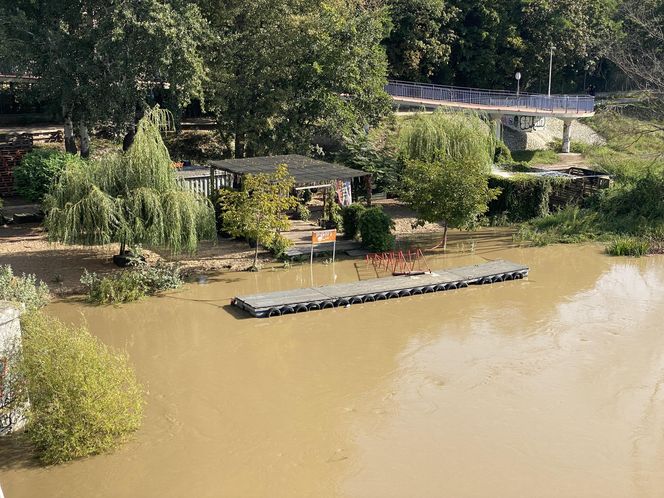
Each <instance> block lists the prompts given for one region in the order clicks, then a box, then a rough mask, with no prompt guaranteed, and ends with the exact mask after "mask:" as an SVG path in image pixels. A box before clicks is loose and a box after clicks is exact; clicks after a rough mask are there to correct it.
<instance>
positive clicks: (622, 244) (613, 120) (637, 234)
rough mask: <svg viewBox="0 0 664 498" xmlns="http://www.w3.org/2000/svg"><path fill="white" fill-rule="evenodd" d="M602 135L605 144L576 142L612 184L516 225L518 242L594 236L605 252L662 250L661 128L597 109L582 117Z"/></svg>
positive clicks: (663, 138)
mask: <svg viewBox="0 0 664 498" xmlns="http://www.w3.org/2000/svg"><path fill="white" fill-rule="evenodd" d="M588 124H590V125H591V126H592V127H594V128H595V129H596V130H597V131H598V132H599V133H600V134H601V135H603V136H604V137H606V139H607V144H606V145H605V146H582V145H580V144H576V146H575V150H577V151H579V152H581V153H582V154H583V155H584V157H585V160H586V162H587V163H588V164H589V166H590V167H592V168H593V169H598V170H600V171H605V172H606V173H609V174H610V175H612V177H613V185H612V186H611V187H610V188H609V189H607V190H604V191H602V192H600V193H599V194H597V195H596V196H594V197H592V198H589V199H587V200H585V201H584V202H583V203H582V204H581V205H580V206H570V207H566V208H563V209H561V210H560V211H558V212H555V213H551V214H545V215H542V216H540V217H537V218H535V219H532V220H530V221H528V222H526V223H525V224H523V225H522V226H521V227H520V228H519V232H518V235H517V237H518V238H519V239H520V240H527V241H532V242H533V243H534V244H536V245H545V244H550V243H557V242H561V243H570V242H583V241H589V240H600V241H607V242H609V246H608V252H609V254H615V255H634V256H640V255H643V254H645V253H648V252H650V253H653V252H657V253H659V252H664V251H663V249H664V131H662V129H661V128H660V127H661V125H659V123H657V122H652V121H650V120H645V119H639V118H638V117H634V116H630V115H625V114H618V113H615V112H600V113H598V114H597V116H595V117H594V118H592V119H590V120H589V121H588Z"/></svg>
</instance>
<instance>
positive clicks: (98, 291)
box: [81, 263, 182, 304]
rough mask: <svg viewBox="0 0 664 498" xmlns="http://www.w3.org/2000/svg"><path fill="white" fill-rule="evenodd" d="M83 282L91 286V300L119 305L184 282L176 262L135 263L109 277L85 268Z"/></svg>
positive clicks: (89, 292) (89, 290)
mask: <svg viewBox="0 0 664 498" xmlns="http://www.w3.org/2000/svg"><path fill="white" fill-rule="evenodd" d="M81 283H82V284H83V285H84V286H85V287H86V288H87V292H88V301H89V302H90V303H93V304H119V303H128V302H131V301H136V300H138V299H141V298H142V297H145V296H151V295H154V294H156V293H157V292H161V291H164V290H167V289H176V288H178V287H180V286H181V285H182V278H181V276H180V270H179V268H178V267H177V266H175V265H169V264H157V265H153V266H151V265H147V264H146V263H136V264H135V265H134V266H132V267H130V268H128V269H126V270H124V271H122V272H120V273H115V274H112V275H108V276H98V275H97V274H96V273H89V272H88V271H87V270H84V273H83V276H82V277H81Z"/></svg>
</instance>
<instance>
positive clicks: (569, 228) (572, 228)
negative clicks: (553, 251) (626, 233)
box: [516, 207, 602, 245]
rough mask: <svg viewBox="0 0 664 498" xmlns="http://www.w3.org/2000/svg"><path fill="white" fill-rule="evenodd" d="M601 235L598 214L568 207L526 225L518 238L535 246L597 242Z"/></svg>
mask: <svg viewBox="0 0 664 498" xmlns="http://www.w3.org/2000/svg"><path fill="white" fill-rule="evenodd" d="M601 235H602V228H601V225H600V218H599V216H598V214H597V213H595V212H593V211H590V210H584V209H579V208H578V207H567V208H565V209H561V210H560V211H558V212H556V213H553V214H549V215H546V216H543V217H541V218H536V219H534V220H531V221H530V222H529V223H528V224H524V225H523V226H522V227H521V228H520V229H519V232H518V233H517V235H516V238H517V239H520V240H530V241H531V242H532V243H533V244H534V245H547V244H553V243H563V244H569V243H576V242H584V241H588V240H595V239H597V238H599V237H600V236H601Z"/></svg>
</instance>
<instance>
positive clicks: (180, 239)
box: [44, 107, 215, 255]
mask: <svg viewBox="0 0 664 498" xmlns="http://www.w3.org/2000/svg"><path fill="white" fill-rule="evenodd" d="M169 123H170V114H169V113H168V112H167V111H164V110H162V109H159V108H158V107H157V108H154V109H151V110H149V111H148V112H147V113H146V115H145V116H144V117H143V118H142V119H141V120H140V121H139V123H138V126H137V132H136V136H135V139H134V143H133V144H132V146H131V147H130V148H129V150H128V151H127V152H124V153H120V152H118V153H115V154H109V155H108V156H106V157H104V158H103V159H101V160H98V161H90V162H88V163H72V164H70V165H68V166H67V168H66V169H65V170H64V172H63V173H62V174H61V176H60V179H59V181H58V182H57V183H56V184H55V185H54V186H53V187H52V188H51V190H50V192H49V194H48V195H47V196H46V198H45V201H44V204H45V209H46V212H47V217H46V227H47V229H48V234H49V238H50V240H52V241H57V242H63V243H65V244H85V245H105V244H111V243H115V242H117V243H120V255H124V254H125V248H126V246H132V245H135V244H145V245H148V246H156V247H163V248H167V249H170V250H171V251H172V252H173V253H178V252H182V251H186V252H193V251H195V250H196V248H197V246H198V242H199V241H200V240H201V239H205V238H212V237H214V235H215V222H214V209H213V207H212V204H211V203H210V202H209V201H208V200H207V199H205V198H202V197H200V196H198V195H196V194H194V193H193V192H189V191H186V190H184V189H183V187H182V186H180V185H179V184H178V182H177V179H176V178H175V172H174V170H173V168H172V166H171V159H170V157H169V155H168V151H167V150H166V146H165V145H164V142H163V140H162V138H161V133H160V132H161V131H162V130H164V129H167V128H168V126H170V124H169Z"/></svg>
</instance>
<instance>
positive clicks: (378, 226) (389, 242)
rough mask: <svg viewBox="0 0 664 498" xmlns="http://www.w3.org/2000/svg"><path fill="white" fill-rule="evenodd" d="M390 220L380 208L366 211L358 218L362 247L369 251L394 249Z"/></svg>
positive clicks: (392, 223)
mask: <svg viewBox="0 0 664 498" xmlns="http://www.w3.org/2000/svg"><path fill="white" fill-rule="evenodd" d="M393 227H394V222H393V221H392V219H391V218H390V217H389V216H388V215H387V214H385V213H384V212H383V209H382V208H380V207H373V208H370V209H367V210H365V211H364V213H362V216H360V237H361V238H362V245H363V246H364V247H366V248H367V249H369V250H371V251H377V252H380V251H388V250H390V249H392V248H393V247H394V235H392V233H391V230H392V228H393Z"/></svg>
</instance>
